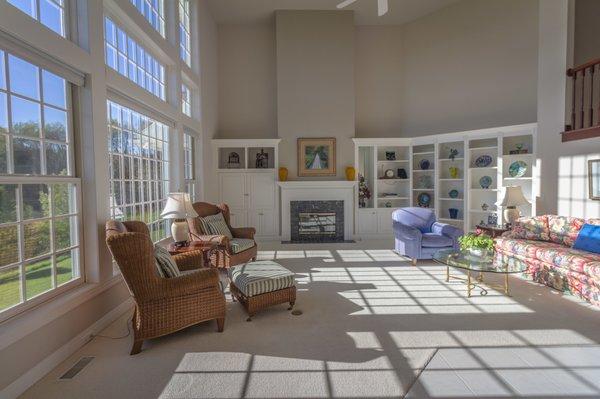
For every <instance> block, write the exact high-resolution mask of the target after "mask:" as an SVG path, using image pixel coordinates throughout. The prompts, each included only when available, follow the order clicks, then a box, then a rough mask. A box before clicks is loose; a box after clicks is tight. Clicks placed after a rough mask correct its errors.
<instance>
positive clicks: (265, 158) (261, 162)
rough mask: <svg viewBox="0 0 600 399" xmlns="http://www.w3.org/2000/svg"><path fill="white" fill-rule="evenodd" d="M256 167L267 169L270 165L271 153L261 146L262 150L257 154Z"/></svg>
mask: <svg viewBox="0 0 600 399" xmlns="http://www.w3.org/2000/svg"><path fill="white" fill-rule="evenodd" d="M254 167H255V168H256V169H267V168H268V167H269V154H267V153H266V152H265V150H264V148H261V149H260V152H259V153H258V154H256V162H255V164H254Z"/></svg>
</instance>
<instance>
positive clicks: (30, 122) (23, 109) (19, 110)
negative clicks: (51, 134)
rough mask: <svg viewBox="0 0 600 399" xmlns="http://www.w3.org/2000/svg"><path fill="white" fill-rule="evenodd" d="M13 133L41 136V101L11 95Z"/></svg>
mask: <svg viewBox="0 0 600 399" xmlns="http://www.w3.org/2000/svg"><path fill="white" fill-rule="evenodd" d="M10 100H11V107H12V109H11V116H12V133H13V134H15V135H18V136H28V137H40V105H39V103H36V102H33V101H29V100H25V99H23V98H20V97H16V96H11V97H10Z"/></svg>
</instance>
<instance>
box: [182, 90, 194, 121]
mask: <svg viewBox="0 0 600 399" xmlns="http://www.w3.org/2000/svg"><path fill="white" fill-rule="evenodd" d="M181 112H183V113H184V114H186V115H187V116H190V117H191V116H192V92H191V90H190V88H189V87H187V86H186V85H184V84H182V85H181Z"/></svg>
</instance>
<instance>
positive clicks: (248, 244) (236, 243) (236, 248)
mask: <svg viewBox="0 0 600 399" xmlns="http://www.w3.org/2000/svg"><path fill="white" fill-rule="evenodd" d="M229 243H230V244H231V252H233V253H234V254H239V253H240V252H244V251H245V250H247V249H250V248H252V247H253V246H255V245H256V244H255V242H254V240H253V239H251V238H232V239H231V240H230V241H229Z"/></svg>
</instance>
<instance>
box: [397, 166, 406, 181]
mask: <svg viewBox="0 0 600 399" xmlns="http://www.w3.org/2000/svg"><path fill="white" fill-rule="evenodd" d="M398 179H408V175H407V174H406V170H404V169H403V168H398Z"/></svg>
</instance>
